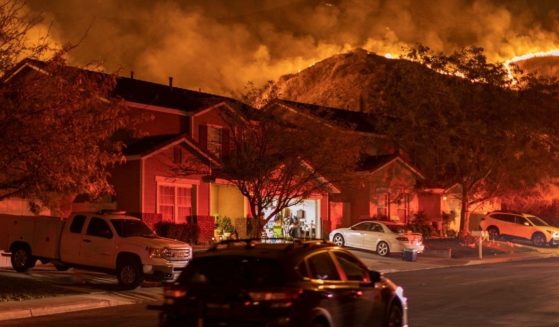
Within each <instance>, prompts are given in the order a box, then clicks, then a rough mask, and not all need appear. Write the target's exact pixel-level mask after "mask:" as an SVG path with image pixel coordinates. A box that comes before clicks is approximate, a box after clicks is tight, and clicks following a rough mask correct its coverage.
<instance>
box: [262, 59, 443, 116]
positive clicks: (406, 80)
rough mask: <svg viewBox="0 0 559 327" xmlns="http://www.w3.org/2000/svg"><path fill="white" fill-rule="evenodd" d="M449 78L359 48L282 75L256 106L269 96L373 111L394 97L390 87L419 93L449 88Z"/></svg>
mask: <svg viewBox="0 0 559 327" xmlns="http://www.w3.org/2000/svg"><path fill="white" fill-rule="evenodd" d="M448 78H449V77H448V76H443V75H440V74H436V73H434V72H433V71H431V70H429V69H427V68H425V67H424V66H422V65H420V64H417V63H414V62H411V61H407V60H401V59H387V58H385V57H382V56H378V55H376V54H374V53H369V52H367V51H365V50H363V49H356V50H353V51H351V52H348V53H344V54H339V55H336V56H332V57H330V58H327V59H325V60H323V61H320V62H317V63H315V64H314V65H312V66H310V67H308V68H306V69H304V70H302V71H301V72H299V73H297V74H289V75H284V76H282V77H281V78H280V79H279V80H278V81H277V82H275V83H274V84H272V85H270V86H268V87H267V88H266V89H265V90H264V92H263V93H261V95H260V97H259V98H258V99H257V101H256V104H255V105H256V106H257V107H261V106H262V105H263V104H265V103H266V101H267V100H268V99H269V98H270V97H277V98H280V99H286V100H291V101H296V102H302V103H310V104H316V105H322V106H328V107H334V108H342V109H347V110H352V111H360V110H363V111H374V109H375V108H376V107H377V106H379V105H381V104H383V103H385V102H386V101H388V102H389V101H390V100H391V99H390V96H389V95H388V94H390V93H392V92H394V91H395V90H394V89H390V90H388V88H398V90H401V91H402V92H413V93H416V94H422V93H423V94H424V93H425V92H427V93H429V92H432V91H433V90H435V91H436V92H440V91H442V90H443V89H445V88H446V87H445V85H446V83H445V81H446V80H447V79H448ZM426 81H429V82H428V83H426ZM388 91H390V92H388Z"/></svg>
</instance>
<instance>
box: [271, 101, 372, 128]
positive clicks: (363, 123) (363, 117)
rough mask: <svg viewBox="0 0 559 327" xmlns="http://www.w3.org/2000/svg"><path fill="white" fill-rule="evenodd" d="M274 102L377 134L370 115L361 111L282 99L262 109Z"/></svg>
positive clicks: (347, 126)
mask: <svg viewBox="0 0 559 327" xmlns="http://www.w3.org/2000/svg"><path fill="white" fill-rule="evenodd" d="M276 104H280V105H284V106H287V107H289V108H292V109H294V110H296V111H298V112H299V113H302V114H306V115H310V116H312V117H314V118H317V119H321V120H323V121H326V122H327V123H329V124H330V125H334V126H337V127H340V128H343V129H350V130H354V131H359V132H366V133H371V134H377V132H376V131H375V129H376V127H375V126H374V123H373V121H371V116H370V115H369V114H366V113H363V112H358V111H350V110H346V109H339V108H332V107H325V106H320V105H315V104H308V103H300V102H293V101H288V100H282V99H276V100H273V101H272V102H270V103H269V104H268V105H266V107H265V108H264V110H266V109H267V108H270V107H272V106H274V105H276ZM379 134H380V133H379Z"/></svg>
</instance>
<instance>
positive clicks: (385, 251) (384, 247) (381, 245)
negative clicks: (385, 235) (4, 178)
mask: <svg viewBox="0 0 559 327" xmlns="http://www.w3.org/2000/svg"><path fill="white" fill-rule="evenodd" d="M377 254H378V255H380V256H383V257H386V256H387V255H389V254H390V247H388V243H386V242H384V241H380V242H378V244H377Z"/></svg>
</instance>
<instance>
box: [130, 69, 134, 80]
mask: <svg viewBox="0 0 559 327" xmlns="http://www.w3.org/2000/svg"><path fill="white" fill-rule="evenodd" d="M130 78H131V79H134V71H133V70H131V71H130Z"/></svg>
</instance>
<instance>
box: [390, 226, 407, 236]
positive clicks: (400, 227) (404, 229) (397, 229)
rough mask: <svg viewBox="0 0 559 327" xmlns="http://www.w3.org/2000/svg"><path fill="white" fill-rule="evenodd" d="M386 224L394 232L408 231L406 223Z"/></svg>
mask: <svg viewBox="0 0 559 327" xmlns="http://www.w3.org/2000/svg"><path fill="white" fill-rule="evenodd" d="M385 226H386V227H388V229H390V231H392V233H396V234H403V233H405V232H406V226H405V225H399V224H385Z"/></svg>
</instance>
